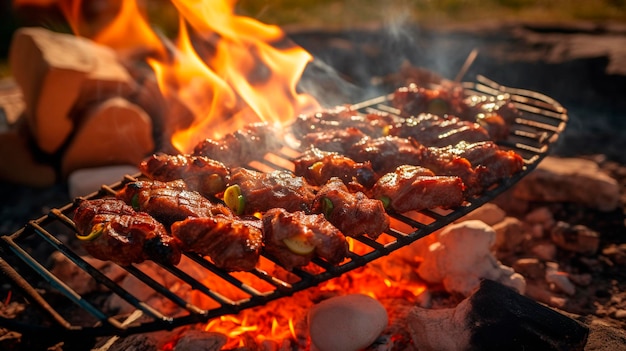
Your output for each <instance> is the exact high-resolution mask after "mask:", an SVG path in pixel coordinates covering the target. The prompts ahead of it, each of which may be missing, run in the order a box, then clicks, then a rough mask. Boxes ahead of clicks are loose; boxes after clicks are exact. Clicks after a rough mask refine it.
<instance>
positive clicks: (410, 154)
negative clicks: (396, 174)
mask: <svg viewBox="0 0 626 351" xmlns="http://www.w3.org/2000/svg"><path fill="white" fill-rule="evenodd" d="M424 149H425V147H424V146H423V145H420V144H419V143H414V142H412V141H411V140H410V139H406V138H399V137H394V136H386V137H381V138H375V139H372V138H367V137H365V138H363V139H361V140H360V141H359V142H357V143H355V144H353V145H352V146H351V147H350V148H349V149H348V150H347V151H346V155H347V156H348V157H350V158H351V159H353V160H355V161H356V162H367V161H369V162H371V164H372V167H373V168H374V171H375V172H376V173H377V174H385V173H389V172H393V171H394V170H395V169H396V167H398V166H401V165H406V164H409V165H415V164H419V162H420V160H421V159H422V152H423V150H424Z"/></svg>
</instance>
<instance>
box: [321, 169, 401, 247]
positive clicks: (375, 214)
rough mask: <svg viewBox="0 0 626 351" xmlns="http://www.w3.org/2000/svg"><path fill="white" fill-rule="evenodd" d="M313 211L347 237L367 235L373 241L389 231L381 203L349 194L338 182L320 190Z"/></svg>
mask: <svg viewBox="0 0 626 351" xmlns="http://www.w3.org/2000/svg"><path fill="white" fill-rule="evenodd" d="M312 210H313V212H314V213H323V214H324V216H325V217H326V219H327V220H328V221H329V222H330V223H332V224H333V225H334V226H335V227H337V228H338V229H339V230H341V232H342V233H343V234H344V235H346V236H351V237H357V236H361V235H367V236H369V237H371V238H374V239H376V238H378V236H379V235H380V234H382V233H383V232H385V231H386V230H388V229H389V217H388V216H387V213H386V212H385V207H384V205H383V202H382V201H380V200H376V199H370V198H368V197H367V196H366V195H365V194H364V193H362V192H360V191H357V192H351V191H349V190H348V187H347V186H346V185H345V184H344V183H343V182H342V181H341V179H339V178H331V179H330V180H329V181H328V182H327V183H326V184H324V186H322V187H321V188H320V189H319V191H318V192H317V194H316V196H315V200H314V201H313V206H312Z"/></svg>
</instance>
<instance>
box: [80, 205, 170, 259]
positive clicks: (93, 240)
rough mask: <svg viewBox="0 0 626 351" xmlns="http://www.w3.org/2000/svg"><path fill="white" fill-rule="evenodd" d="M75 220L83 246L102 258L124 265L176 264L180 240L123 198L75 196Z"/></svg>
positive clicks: (96, 256)
mask: <svg viewBox="0 0 626 351" xmlns="http://www.w3.org/2000/svg"><path fill="white" fill-rule="evenodd" d="M76 202H77V203H76V205H77V207H76V210H75V212H74V222H75V224H76V229H77V231H78V234H77V237H78V238H79V239H80V241H81V243H82V245H83V247H84V248H85V250H86V251H87V252H88V253H89V254H90V255H91V256H93V257H95V258H97V259H100V260H103V261H113V262H115V263H117V264H119V265H122V266H127V265H130V264H131V263H140V262H143V261H145V260H153V261H156V262H161V263H168V264H174V265H175V264H178V262H179V261H180V257H181V251H180V242H179V241H178V239H176V238H174V237H172V236H170V235H169V234H168V232H167V230H166V229H165V227H164V226H163V224H161V223H160V222H158V221H157V220H156V219H154V218H153V217H151V216H150V215H148V214H147V213H143V212H135V210H133V208H132V207H131V206H128V205H127V204H125V203H124V202H123V201H122V200H118V199H114V198H103V199H96V200H83V199H78V200H76Z"/></svg>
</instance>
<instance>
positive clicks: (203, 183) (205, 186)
mask: <svg viewBox="0 0 626 351" xmlns="http://www.w3.org/2000/svg"><path fill="white" fill-rule="evenodd" d="M139 170H140V171H141V173H143V174H144V175H145V176H147V177H148V178H150V179H153V180H159V181H162V182H169V181H174V180H178V179H182V180H184V181H185V183H186V184H187V187H188V188H189V190H194V191H197V192H199V193H200V194H202V195H204V196H214V195H215V194H217V193H219V192H222V191H224V189H225V188H226V183H227V182H228V178H229V175H230V171H229V169H228V168H227V167H226V166H225V165H224V164H223V163H221V162H219V161H216V160H213V159H211V158H208V157H206V156H194V155H168V154H158V155H152V156H150V157H148V158H146V159H144V160H143V161H142V162H141V163H140V164H139Z"/></svg>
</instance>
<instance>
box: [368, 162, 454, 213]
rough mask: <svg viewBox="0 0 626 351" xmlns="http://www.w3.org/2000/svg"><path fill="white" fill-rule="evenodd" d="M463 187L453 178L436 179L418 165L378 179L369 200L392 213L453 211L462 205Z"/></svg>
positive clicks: (440, 177)
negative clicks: (384, 206)
mask: <svg viewBox="0 0 626 351" xmlns="http://www.w3.org/2000/svg"><path fill="white" fill-rule="evenodd" d="M464 191H465V185H464V184H463V181H462V180H461V178H459V177H456V176H437V175H435V174H434V173H433V172H432V171H431V170H429V169H427V168H424V167H420V166H409V165H404V166H400V167H398V168H397V169H396V171H395V172H393V173H387V174H385V175H383V176H382V177H380V179H379V180H378V182H376V185H374V187H373V189H372V197H373V198H376V199H381V200H382V201H383V202H384V203H385V204H386V205H387V207H388V208H391V209H393V210H394V211H396V212H408V211H420V210H424V209H429V208H437V207H441V208H454V207H458V206H460V205H461V204H462V203H463V200H464V197H465V195H464Z"/></svg>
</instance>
